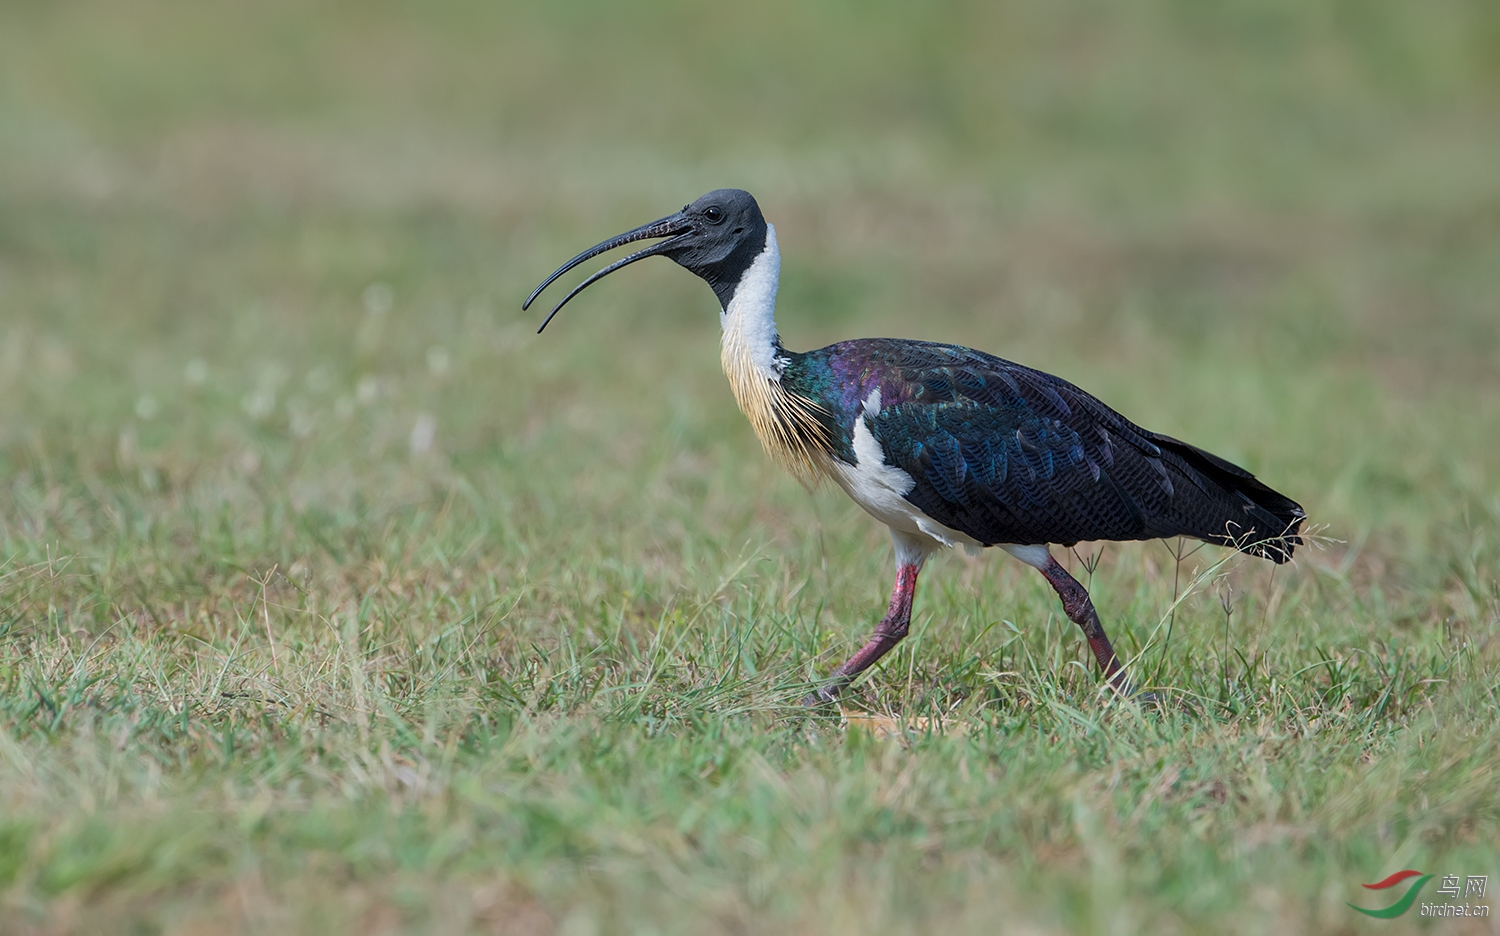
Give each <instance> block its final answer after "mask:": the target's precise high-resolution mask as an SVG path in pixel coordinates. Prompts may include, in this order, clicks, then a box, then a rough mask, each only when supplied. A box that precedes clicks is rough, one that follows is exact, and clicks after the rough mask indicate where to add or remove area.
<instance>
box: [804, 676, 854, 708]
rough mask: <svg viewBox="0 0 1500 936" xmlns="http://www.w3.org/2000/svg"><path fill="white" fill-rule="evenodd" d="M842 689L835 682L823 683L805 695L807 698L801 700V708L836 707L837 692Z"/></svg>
mask: <svg viewBox="0 0 1500 936" xmlns="http://www.w3.org/2000/svg"><path fill="white" fill-rule="evenodd" d="M843 688H844V687H843V686H841V685H840V684H839V683H837V682H830V683H824V684H823V685H821V686H819V687H818V688H816V689H814V690H813V691H812V692H809V693H808V694H807V697H806V698H804V699H803V700H802V707H803V708H827V707H828V706H832V705H837V704H838V701H839V692H840V690H842V689H843Z"/></svg>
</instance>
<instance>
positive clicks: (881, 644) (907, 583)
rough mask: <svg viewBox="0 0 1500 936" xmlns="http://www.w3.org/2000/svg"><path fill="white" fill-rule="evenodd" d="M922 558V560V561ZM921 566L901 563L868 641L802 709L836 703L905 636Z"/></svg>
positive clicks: (805, 701)
mask: <svg viewBox="0 0 1500 936" xmlns="http://www.w3.org/2000/svg"><path fill="white" fill-rule="evenodd" d="M924 558H925V557H924ZM921 569H922V563H921V562H920V561H919V562H915V563H910V562H902V563H901V564H900V565H899V566H898V567H897V569H896V587H895V588H893V589H892V590H891V604H890V607H889V608H887V609H886V612H885V617H884V618H882V619H881V621H880V624H879V625H877V626H876V628H875V633H874V634H873V635H872V636H871V637H870V639H869V641H868V642H867V643H866V644H865V645H864V646H863V647H860V648H859V652H858V653H856V654H854V656H852V657H850V658H849V659H848V660H846V661H845V662H844V665H843V666H840V667H839V668H838V669H836V670H834V671H833V676H832V677H831V678H830V679H829V680H828V682H826V683H824V684H823V685H822V686H821V687H819V688H818V689H817V690H816V691H815V692H813V693H812V694H811V695H809V696H808V697H807V698H805V699H803V700H802V704H803V705H823V704H825V703H828V702H833V701H836V700H837V699H838V697H839V693H840V692H842V691H843V690H844V688H845V687H846V686H848V685H849V684H850V683H851V682H853V681H854V679H855V677H857V676H858V675H859V674H860V673H863V672H864V671H865V670H867V669H869V668H870V667H871V666H873V665H875V662H876V661H877V660H879V659H880V658H881V657H883V656H885V655H886V653H887V652H889V651H890V649H891V648H892V647H894V646H896V644H898V643H900V642H901V640H902V638H904V637H905V636H906V631H907V629H908V628H909V627H911V599H912V595H914V594H915V593H916V590H917V573H918V572H919V571H921Z"/></svg>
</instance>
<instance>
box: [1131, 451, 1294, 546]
mask: <svg viewBox="0 0 1500 936" xmlns="http://www.w3.org/2000/svg"><path fill="white" fill-rule="evenodd" d="M1152 441H1153V442H1155V443H1156V444H1157V445H1158V446H1160V447H1161V448H1162V449H1163V451H1164V452H1170V453H1172V454H1174V455H1176V456H1178V458H1180V459H1182V461H1183V463H1184V466H1185V467H1187V468H1188V469H1190V471H1189V480H1191V481H1192V482H1193V483H1196V484H1198V485H1199V486H1200V487H1203V486H1204V484H1203V482H1207V484H1208V485H1210V486H1213V487H1217V488H1218V489H1219V490H1220V491H1221V492H1222V493H1223V495H1224V496H1223V497H1221V498H1212V499H1211V500H1216V501H1218V504H1217V505H1216V506H1217V507H1218V508H1219V509H1217V510H1211V511H1206V512H1204V513H1202V514H1200V515H1197V516H1194V517H1193V518H1192V520H1193V525H1194V527H1195V529H1194V530H1193V531H1192V534H1191V535H1193V536H1197V537H1199V538H1201V539H1205V540H1208V541H1210V542H1214V543H1219V544H1220V545H1224V546H1233V547H1234V548H1236V549H1238V550H1240V551H1241V552H1245V553H1249V554H1250V555H1252V556H1260V557H1261V558H1263V559H1269V560H1271V561H1272V562H1275V563H1277V564H1280V563H1283V562H1286V561H1288V560H1290V559H1291V558H1292V553H1293V552H1294V551H1295V550H1296V548H1297V547H1298V546H1301V545H1302V537H1301V536H1300V535H1299V533H1300V531H1301V529H1302V521H1303V520H1305V519H1307V513H1306V512H1305V511H1303V509H1302V505H1301V504H1298V503H1297V502H1296V501H1294V500H1292V499H1291V498H1290V497H1287V496H1286V495H1285V494H1282V493H1281V492H1279V491H1275V490H1272V489H1271V488H1269V487H1267V486H1266V485H1264V484H1262V483H1261V482H1260V481H1258V480H1257V479H1256V477H1255V476H1254V475H1253V474H1251V473H1250V472H1248V471H1246V470H1245V469H1243V468H1241V467H1240V466H1239V465H1236V464H1234V463H1233V462H1230V461H1226V460H1225V459H1222V458H1220V457H1219V456H1217V455H1215V454H1213V453H1212V452H1205V451H1204V450H1203V449H1200V448H1198V447H1196V446H1193V445H1188V444H1187V443H1186V442H1179V441H1178V440H1176V439H1173V438H1171V437H1169V436H1161V435H1153V437H1152ZM1194 474H1196V475H1198V477H1192V476H1193V475H1194Z"/></svg>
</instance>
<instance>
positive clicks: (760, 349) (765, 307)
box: [719, 223, 785, 380]
mask: <svg viewBox="0 0 1500 936" xmlns="http://www.w3.org/2000/svg"><path fill="white" fill-rule="evenodd" d="M780 280H781V251H780V250H778V249H777V248H776V229H775V228H774V227H772V226H771V225H770V224H769V223H768V224H766V246H765V249H763V250H762V251H761V252H760V255H759V256H757V257H756V258H755V260H754V262H752V263H751V264H750V267H749V269H747V270H746V271H745V272H744V275H743V276H741V277H740V283H739V286H738V287H736V288H735V291H734V298H733V299H730V300H729V306H728V307H727V308H725V309H724V311H723V312H721V313H719V324H720V325H722V326H723V327H724V336H723V339H722V344H723V348H724V350H725V351H731V350H732V351H733V354H734V357H737V358H739V359H741V360H744V361H746V363H748V364H749V365H750V366H751V367H752V368H753V369H754V370H755V371H756V372H757V373H758V374H760V375H761V376H762V377H765V378H766V379H768V380H780V379H781V371H782V368H783V367H784V366H785V363H784V362H782V361H779V360H777V357H776V354H777V350H778V349H779V348H780V346H781V340H780V336H778V335H777V333H776V286H777V284H778V283H779V282H780Z"/></svg>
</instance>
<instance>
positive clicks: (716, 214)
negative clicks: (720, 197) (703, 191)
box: [703, 205, 724, 224]
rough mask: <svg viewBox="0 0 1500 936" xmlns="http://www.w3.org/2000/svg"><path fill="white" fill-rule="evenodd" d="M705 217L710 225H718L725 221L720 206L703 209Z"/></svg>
mask: <svg viewBox="0 0 1500 936" xmlns="http://www.w3.org/2000/svg"><path fill="white" fill-rule="evenodd" d="M703 217H705V218H707V219H708V223H709V224H718V223H719V222H720V221H723V220H724V212H723V211H722V210H720V208H719V206H718V205H709V206H708V207H707V208H705V209H703Z"/></svg>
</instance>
